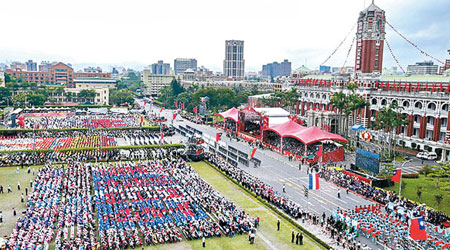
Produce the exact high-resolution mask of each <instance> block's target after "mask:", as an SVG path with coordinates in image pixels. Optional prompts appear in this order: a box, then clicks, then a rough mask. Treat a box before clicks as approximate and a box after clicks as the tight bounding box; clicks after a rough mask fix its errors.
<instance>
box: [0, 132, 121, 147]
mask: <svg viewBox="0 0 450 250" xmlns="http://www.w3.org/2000/svg"><path fill="white" fill-rule="evenodd" d="M116 145H117V142H116V140H115V139H114V138H113V137H109V136H92V135H89V136H84V135H83V136H76V137H35V138H33V137H29V138H0V150H21V149H54V150H58V149H65V148H87V147H110V146H116Z"/></svg>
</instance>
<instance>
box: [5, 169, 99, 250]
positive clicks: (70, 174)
mask: <svg viewBox="0 0 450 250" xmlns="http://www.w3.org/2000/svg"><path fill="white" fill-rule="evenodd" d="M90 181H91V176H90V169H89V168H88V167H87V166H85V165H83V164H79V163H78V164H76V163H69V164H68V165H67V166H66V167H64V166H55V165H53V166H52V165H50V164H47V165H45V166H44V167H42V168H40V169H39V170H38V173H37V176H36V179H35V180H34V182H32V189H31V192H30V193H29V194H28V197H27V201H26V203H27V209H26V211H25V212H24V214H23V215H22V216H21V217H19V218H18V220H17V224H16V226H15V228H14V229H13V232H12V234H11V235H10V238H9V240H8V242H7V246H8V249H49V245H50V242H52V240H53V239H55V241H54V242H55V249H58V250H59V249H71V248H76V249H93V248H94V247H96V246H97V240H96V237H95V234H96V226H95V220H94V214H93V205H92V202H91V184H90ZM54 230H55V231H54Z"/></svg>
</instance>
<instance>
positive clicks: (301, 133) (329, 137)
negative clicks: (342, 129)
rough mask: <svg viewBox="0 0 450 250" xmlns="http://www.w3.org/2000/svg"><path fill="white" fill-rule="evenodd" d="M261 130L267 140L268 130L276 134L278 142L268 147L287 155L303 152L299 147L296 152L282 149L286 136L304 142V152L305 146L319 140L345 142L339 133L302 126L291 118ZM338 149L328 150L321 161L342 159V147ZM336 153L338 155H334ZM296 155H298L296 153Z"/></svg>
mask: <svg viewBox="0 0 450 250" xmlns="http://www.w3.org/2000/svg"><path fill="white" fill-rule="evenodd" d="M262 131H263V138H264V140H267V138H268V133H267V132H269V131H271V132H274V133H276V134H277V135H278V136H280V144H279V145H277V146H275V147H274V146H273V145H272V146H270V147H271V148H273V149H274V150H275V151H277V152H280V153H283V154H287V155H296V154H303V153H299V152H298V150H299V149H300V148H297V153H292V152H289V151H286V150H284V147H283V141H284V140H287V138H292V139H295V140H298V141H300V142H301V143H302V144H304V145H305V148H304V150H305V151H304V153H305V154H306V152H307V146H308V145H311V144H314V143H317V142H321V141H340V142H347V140H346V139H345V138H344V137H342V136H340V135H337V134H333V133H330V132H326V131H323V130H321V129H320V128H318V127H304V126H301V125H299V124H298V123H296V122H294V121H292V120H290V121H287V122H285V123H283V124H280V125H276V126H273V127H271V128H264V129H263V130H262ZM266 131H267V132H266ZM272 138H273V137H272ZM269 145H270V144H269ZM291 145H292V144H291ZM277 147H280V148H277ZM301 148H302V147H301ZM338 150H339V152H338V151H337V150H335V151H336V152H335V151H332V152H328V153H326V154H324V155H323V157H322V161H324V162H327V161H330V160H332V161H341V160H343V152H341V151H343V150H342V149H338ZM301 151H302V150H301ZM302 152H303V151H302ZM337 153H338V154H337ZM337 155H338V157H336V156H337ZM296 156H298V155H296ZM298 157H300V158H301V156H298Z"/></svg>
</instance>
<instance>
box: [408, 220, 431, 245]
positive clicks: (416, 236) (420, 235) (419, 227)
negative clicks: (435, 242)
mask: <svg viewBox="0 0 450 250" xmlns="http://www.w3.org/2000/svg"><path fill="white" fill-rule="evenodd" d="M409 236H410V237H411V238H412V239H413V240H426V239H427V231H426V230H425V221H424V220H423V218H422V217H418V218H413V219H411V222H410V225H409Z"/></svg>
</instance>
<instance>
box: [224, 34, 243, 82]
mask: <svg viewBox="0 0 450 250" xmlns="http://www.w3.org/2000/svg"><path fill="white" fill-rule="evenodd" d="M244 64H245V60H244V41H239V40H226V41H225V60H224V61H223V73H224V75H225V76H226V77H227V78H228V79H230V80H242V79H244V69H245V65H244Z"/></svg>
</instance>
